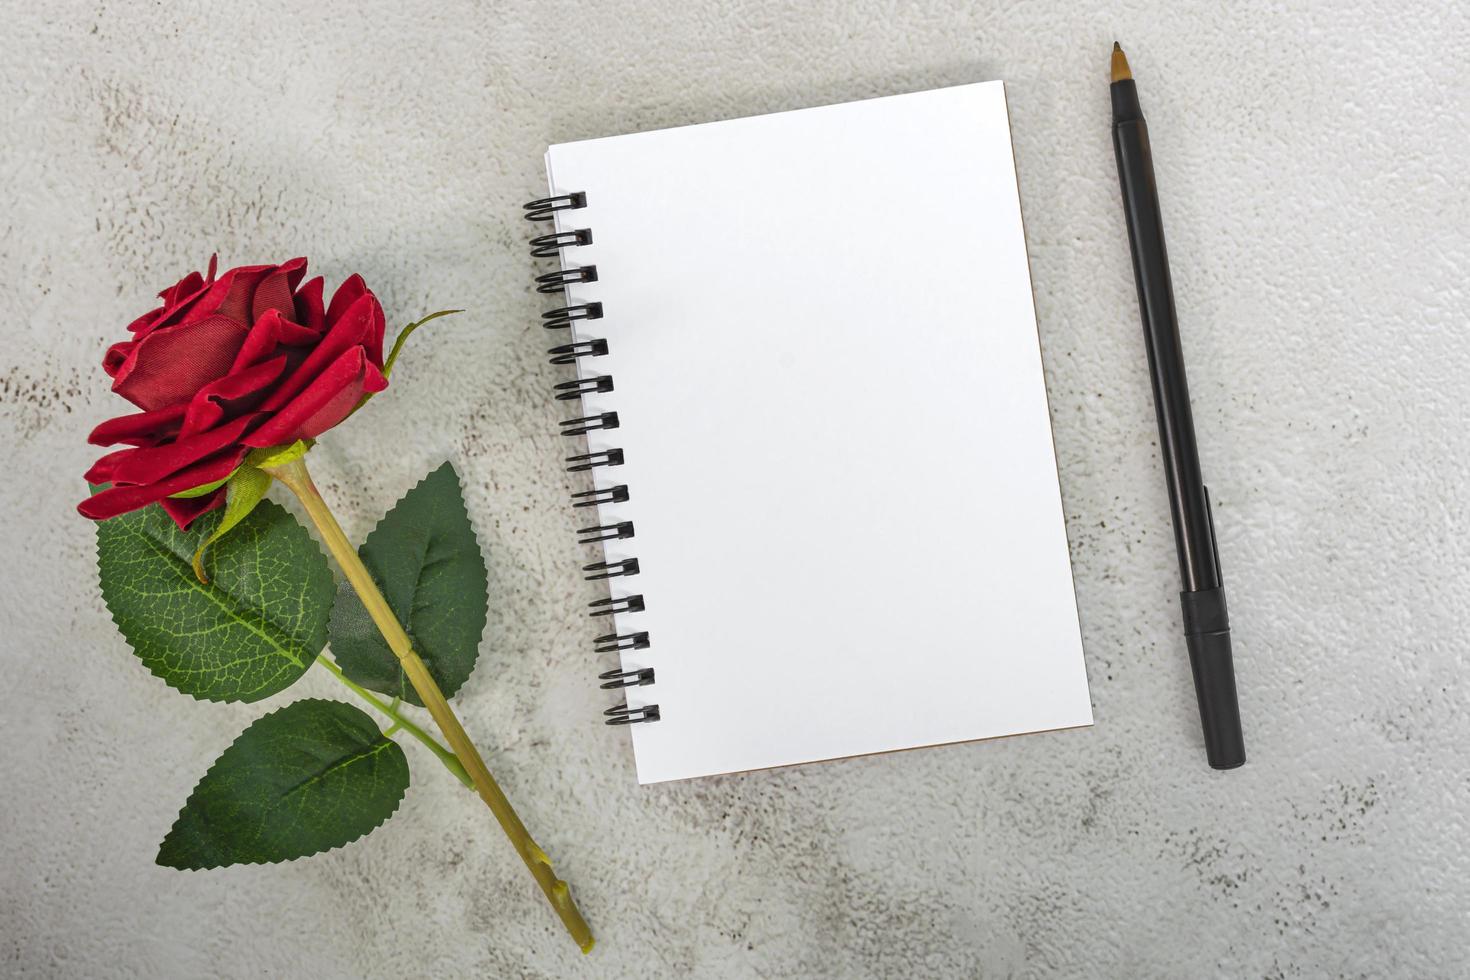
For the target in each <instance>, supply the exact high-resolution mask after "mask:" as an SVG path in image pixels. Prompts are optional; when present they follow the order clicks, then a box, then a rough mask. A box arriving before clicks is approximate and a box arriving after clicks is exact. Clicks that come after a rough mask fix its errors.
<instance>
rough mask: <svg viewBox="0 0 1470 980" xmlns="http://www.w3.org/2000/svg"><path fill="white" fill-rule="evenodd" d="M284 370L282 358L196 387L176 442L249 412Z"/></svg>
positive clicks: (284, 360)
mask: <svg viewBox="0 0 1470 980" xmlns="http://www.w3.org/2000/svg"><path fill="white" fill-rule="evenodd" d="M285 370H286V356H285V355H284V354H282V355H280V356H279V357H273V358H271V359H270V360H268V361H262V362H261V363H260V364H256V365H253V366H251V367H249V368H246V369H245V370H243V371H237V372H235V373H233V374H227V375H225V376H224V377H223V378H220V379H219V380H218V381H212V382H210V383H209V384H207V385H205V386H204V387H203V388H200V389H199V391H198V393H197V394H195V395H194V397H193V399H192V400H190V402H189V408H188V411H187V413H186V414H185V415H184V424H183V426H182V427H181V428H180V429H179V436H178V437H179V439H180V440H183V439H187V438H189V437H191V436H195V435H198V434H199V433H201V432H205V431H207V430H209V429H213V428H214V427H215V426H217V425H219V424H220V423H221V422H222V421H223V420H224V419H225V418H226V417H228V416H238V415H241V414H243V413H245V412H249V411H252V410H253V409H254V408H255V407H256V405H258V404H259V403H260V401H261V399H263V398H264V397H265V390H266V388H268V387H269V386H270V385H271V384H272V383H274V382H275V380H276V379H277V378H279V377H280V376H281V375H282V374H283V373H284V372H285Z"/></svg>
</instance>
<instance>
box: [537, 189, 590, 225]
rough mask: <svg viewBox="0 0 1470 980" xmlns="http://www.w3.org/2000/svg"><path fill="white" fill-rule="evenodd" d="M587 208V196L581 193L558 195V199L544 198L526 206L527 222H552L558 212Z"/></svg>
mask: <svg viewBox="0 0 1470 980" xmlns="http://www.w3.org/2000/svg"><path fill="white" fill-rule="evenodd" d="M586 206H587V195H586V194H583V193H582V192H581V191H577V192H576V193H575V194H558V195H557V196H556V197H543V198H541V199H540V200H537V201H531V202H530V203H529V204H527V205H526V220H527V221H550V220H551V219H552V218H554V217H556V212H558V211H572V210H575V209H577V208H585V207H586Z"/></svg>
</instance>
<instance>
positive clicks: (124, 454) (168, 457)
mask: <svg viewBox="0 0 1470 980" xmlns="http://www.w3.org/2000/svg"><path fill="white" fill-rule="evenodd" d="M256 421H257V417H256V416H255V415H253V414H251V415H242V416H240V417H239V418H237V419H233V420H231V421H229V422H226V423H225V424H224V425H221V426H219V427H218V428H215V429H210V430H209V431H208V432H201V433H199V434H198V435H194V436H190V437H189V438H187V439H179V440H177V441H175V442H170V443H167V444H165V445H162V446H145V447H143V448H141V449H124V450H122V451H121V452H118V453H112V454H109V456H104V457H103V459H102V460H98V464H99V465H100V464H101V463H102V462H103V460H108V459H110V457H111V456H116V457H118V459H117V460H116V461H115V462H111V463H109V466H110V468H111V469H110V479H111V481H112V482H115V483H132V484H144V483H156V482H158V481H160V480H163V479H165V478H167V477H168V476H170V475H171V474H174V473H177V472H179V471H180V470H182V469H185V468H187V467H190V466H193V465H195V464H196V463H198V462H199V461H200V460H203V459H206V458H208V457H210V456H213V455H214V454H215V453H217V452H220V451H221V450H223V449H226V448H227V447H229V446H232V445H235V444H237V443H239V442H240V437H241V436H242V435H243V434H244V433H245V430H246V429H248V428H249V427H250V426H251V425H252V424H253V423H254V422H256ZM94 469H95V467H94ZM92 482H93V483H102V482H105V481H103V480H99V479H93V480H92ZM206 482H208V481H206V480H200V481H199V483H206ZM199 483H191V484H190V485H189V486H198V485H199ZM183 489H185V490H187V489H188V487H184V488H183ZM170 492H171V493H172V492H173V491H170Z"/></svg>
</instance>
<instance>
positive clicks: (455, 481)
mask: <svg viewBox="0 0 1470 980" xmlns="http://www.w3.org/2000/svg"><path fill="white" fill-rule="evenodd" d="M358 554H359V555H361V556H362V562H363V564H364V565H366V566H367V569H368V571H369V572H370V573H371V574H372V576H373V580H374V581H375V582H377V584H378V588H379V589H381V590H382V592H383V597H384V598H385V599H386V600H387V601H388V606H389V608H391V609H392V610H393V615H394V616H396V617H397V618H398V621H399V622H400V623H402V624H403V628H404V630H405V631H406V632H407V633H408V635H409V638H410V639H411V640H412V641H413V648H414V651H415V652H416V653H418V655H419V656H420V657H421V658H423V661H424V663H425V664H426V665H427V666H428V668H429V673H430V674H432V675H433V677H434V680H435V682H436V683H438V685H439V688H440V690H442V691H443V692H444V696H445V697H452V696H453V695H454V692H456V691H458V690H459V688H460V687H461V685H463V684H464V682H465V681H466V680H468V679H469V676H470V674H471V673H472V672H473V671H474V669H475V661H476V660H477V659H478V657H479V655H480V639H481V637H482V635H483V634H484V631H485V619H486V614H487V612H488V610H489V600H488V597H487V592H486V590H487V584H488V574H487V573H486V570H485V558H484V555H483V554H482V553H481V552H480V543H479V541H478V539H477V538H476V537H475V529H474V527H473V526H472V525H471V524H470V518H469V513H468V511H467V510H466V508H465V503H464V496H463V494H462V493H461V491H460V485H459V477H458V475H457V474H456V473H455V472H454V467H453V466H451V465H450V464H449V463H445V464H444V465H443V466H440V467H439V468H438V469H436V470H435V471H434V472H432V473H430V474H429V475H428V476H426V477H424V479H423V481H422V482H421V483H419V485H418V486H416V487H414V488H413V489H412V490H410V491H408V493H406V494H404V496H403V499H402V500H400V501H398V503H396V504H394V505H393V508H392V509H391V510H390V511H388V513H387V514H385V515H384V516H383V519H382V520H381V521H379V522H378V526H377V527H376V528H374V529H373V531H372V533H371V534H369V535H368V536H367V540H366V541H364V542H363V545H362V547H361V548H359V549H358ZM330 630H331V643H332V655H333V656H334V657H335V658H336V660H337V664H338V666H340V667H341V668H342V672H343V673H345V674H346V675H347V676H348V677H349V678H350V679H351V680H353V681H355V682H357V683H358V684H361V685H362V686H364V687H367V688H371V689H372V690H374V691H381V692H382V693H384V694H389V695H392V696H393V697H398V698H402V699H403V700H405V701H407V702H409V703H410V704H415V705H422V704H423V702H422V701H421V700H419V696H418V692H416V691H415V690H414V688H413V685H412V684H411V683H410V682H409V680H408V678H407V677H406V676H405V675H404V673H403V670H402V668H401V667H400V666H399V664H398V658H397V656H395V655H394V653H393V651H392V649H391V648H389V646H388V643H387V641H386V640H384V639H383V634H382V633H381V632H379V630H378V628H377V626H376V624H374V623H373V621H372V618H371V617H370V616H369V615H368V612H367V609H366V608H364V607H363V604H362V602H361V600H359V599H358V597H357V593H356V592H354V591H353V589H352V586H351V585H349V584H348V583H346V582H343V583H342V584H341V585H340V586H338V589H337V599H336V602H335V603H334V604H333V606H332V618H331V625H330Z"/></svg>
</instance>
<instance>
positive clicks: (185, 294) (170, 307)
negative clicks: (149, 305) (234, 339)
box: [128, 272, 213, 340]
mask: <svg viewBox="0 0 1470 980" xmlns="http://www.w3.org/2000/svg"><path fill="white" fill-rule="evenodd" d="M186 283H187V284H188V285H189V287H192V288H188V289H181V288H180V287H182V286H184V285H185V284H186ZM210 283H211V280H208V279H203V278H201V277H200V276H199V273H197V272H191V273H189V275H188V276H186V277H184V279H182V280H180V281H179V283H178V285H176V286H174V287H173V288H172V289H166V290H164V291H163V292H162V293H160V294H159V295H160V296H162V297H163V305H162V306H160V307H159V308H158V309H156V310H154V311H153V312H152V313H148V314H145V315H144V316H141V317H139V318H138V319H136V320H134V321H133V322H132V323H130V324H128V329H129V330H130V331H132V333H133V339H134V340H142V339H143V338H144V337H146V336H148V334H150V333H152V332H153V331H155V330H161V329H162V328H164V327H167V326H172V325H173V324H175V323H181V322H183V321H184V320H185V319H187V318H188V317H189V315H190V314H191V313H197V314H198V315H199V316H204V315H206V314H208V313H211V312H213V311H212V310H210V309H207V308H202V307H201V308H198V309H196V307H198V306H199V300H200V299H201V298H202V297H203V296H204V295H205V294H206V293H207V292H208V291H209V286H210Z"/></svg>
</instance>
